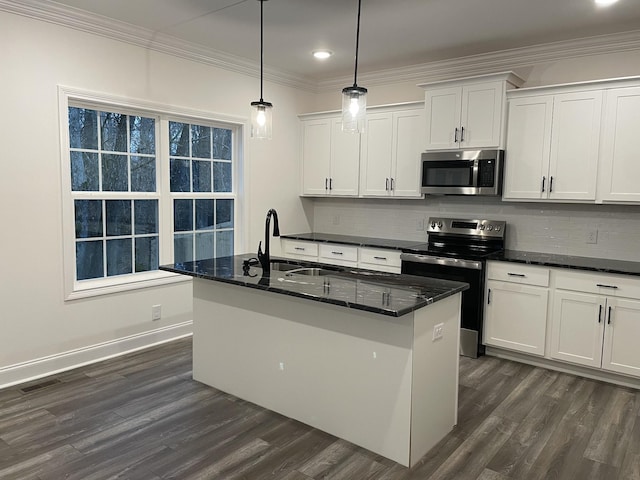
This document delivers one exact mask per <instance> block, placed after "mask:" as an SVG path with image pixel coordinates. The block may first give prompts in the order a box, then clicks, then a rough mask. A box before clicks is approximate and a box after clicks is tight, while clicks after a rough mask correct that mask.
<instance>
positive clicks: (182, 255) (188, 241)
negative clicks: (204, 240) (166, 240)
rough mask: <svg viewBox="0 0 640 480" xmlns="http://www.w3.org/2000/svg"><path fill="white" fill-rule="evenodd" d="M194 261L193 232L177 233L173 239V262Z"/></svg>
mask: <svg viewBox="0 0 640 480" xmlns="http://www.w3.org/2000/svg"><path fill="white" fill-rule="evenodd" d="M192 261H193V234H192V233H187V234H181V235H176V236H175V237H174V240H173V262H174V263H184V262H192Z"/></svg>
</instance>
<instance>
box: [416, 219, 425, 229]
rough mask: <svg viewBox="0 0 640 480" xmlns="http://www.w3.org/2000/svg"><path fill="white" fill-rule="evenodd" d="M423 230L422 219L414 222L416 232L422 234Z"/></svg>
mask: <svg viewBox="0 0 640 480" xmlns="http://www.w3.org/2000/svg"><path fill="white" fill-rule="evenodd" d="M423 230H424V218H420V219H418V220H416V231H418V232H422V231H423Z"/></svg>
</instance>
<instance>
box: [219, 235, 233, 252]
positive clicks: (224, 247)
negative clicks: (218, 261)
mask: <svg viewBox="0 0 640 480" xmlns="http://www.w3.org/2000/svg"><path fill="white" fill-rule="evenodd" d="M232 255H233V230H228V231H225V232H216V257H230V256H232Z"/></svg>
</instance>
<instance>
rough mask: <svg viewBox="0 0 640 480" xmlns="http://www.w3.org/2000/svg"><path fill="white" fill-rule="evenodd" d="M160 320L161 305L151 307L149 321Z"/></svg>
mask: <svg viewBox="0 0 640 480" xmlns="http://www.w3.org/2000/svg"><path fill="white" fill-rule="evenodd" d="M161 318H162V305H154V306H152V307H151V320H160V319H161Z"/></svg>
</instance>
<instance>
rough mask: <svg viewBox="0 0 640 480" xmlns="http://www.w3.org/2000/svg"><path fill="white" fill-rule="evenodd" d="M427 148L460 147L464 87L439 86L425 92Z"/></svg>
mask: <svg viewBox="0 0 640 480" xmlns="http://www.w3.org/2000/svg"><path fill="white" fill-rule="evenodd" d="M425 108H426V113H427V116H426V124H427V144H426V149H427V150H442V149H444V150H446V149H449V148H459V146H458V143H457V141H456V130H458V137H457V138H458V140H459V138H460V137H459V135H460V132H459V130H460V112H461V110H462V88H461V87H451V88H438V89H435V90H427V91H426V92H425Z"/></svg>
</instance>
